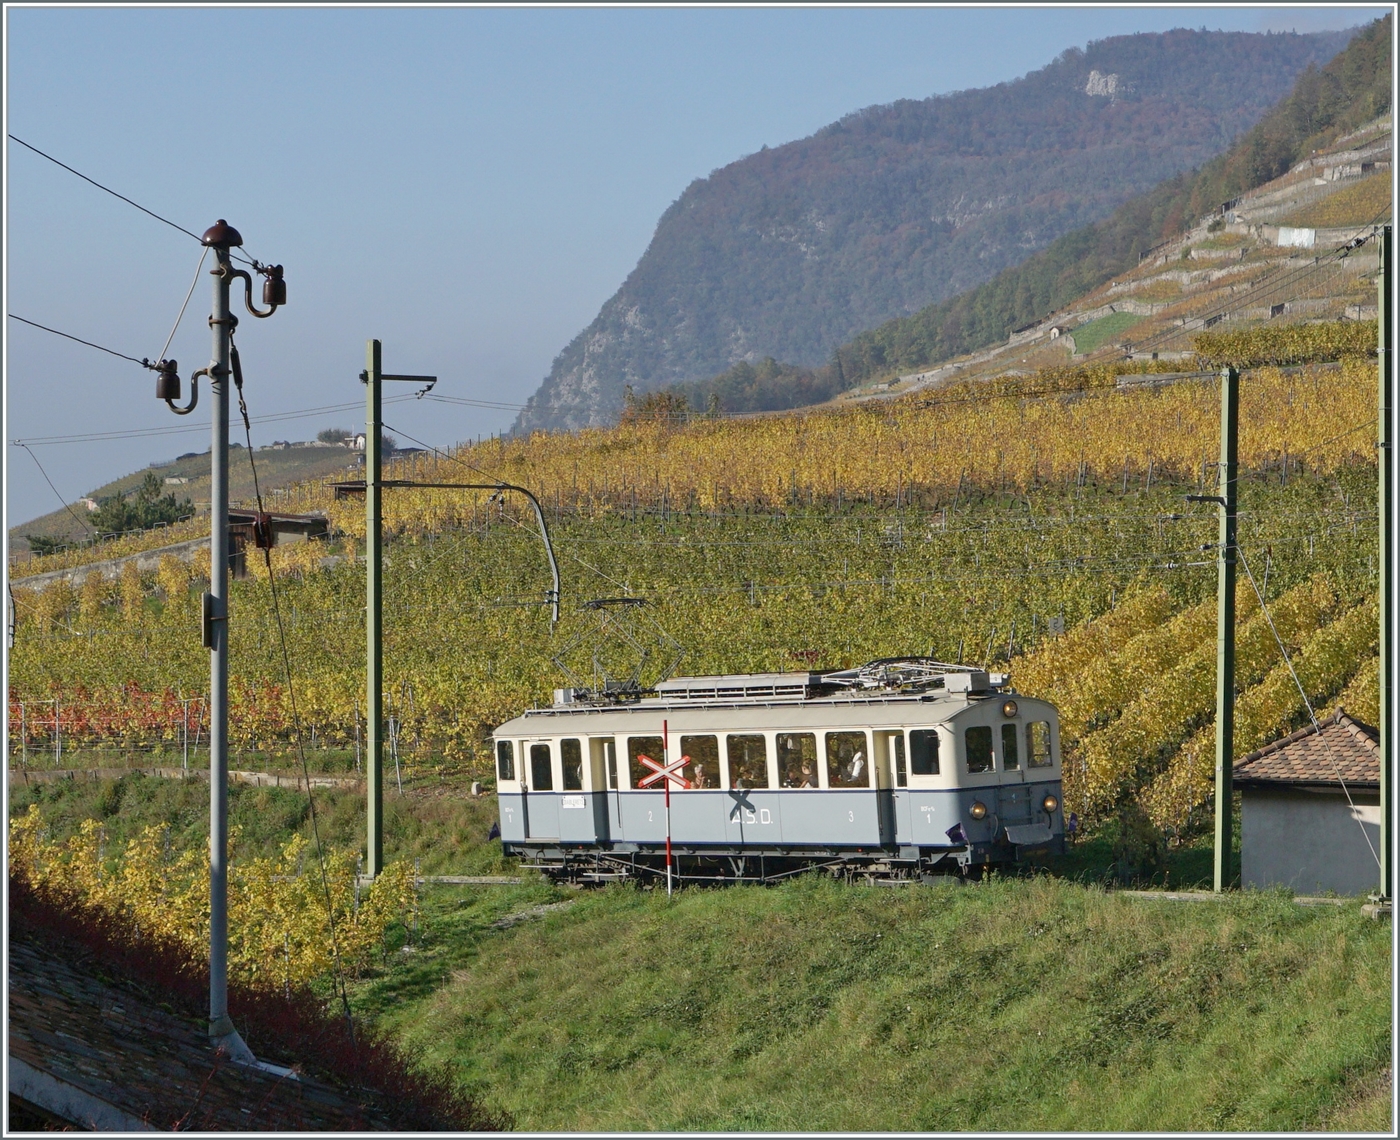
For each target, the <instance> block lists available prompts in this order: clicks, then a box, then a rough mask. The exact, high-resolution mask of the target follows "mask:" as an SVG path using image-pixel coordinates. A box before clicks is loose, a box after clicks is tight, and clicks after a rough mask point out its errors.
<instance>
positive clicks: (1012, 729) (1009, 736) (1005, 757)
mask: <svg viewBox="0 0 1400 1140" xmlns="http://www.w3.org/2000/svg"><path fill="white" fill-rule="evenodd" d="M1020 767H1021V755H1020V753H1019V752H1018V751H1017V749H1016V726H1015V725H1014V724H1004V725H1002V726H1001V770H1002V771H1003V772H1014V771H1016V770H1017V769H1018V768H1020Z"/></svg>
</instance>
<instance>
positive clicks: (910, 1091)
mask: <svg viewBox="0 0 1400 1140" xmlns="http://www.w3.org/2000/svg"><path fill="white" fill-rule="evenodd" d="M537 899H538V901H548V896H547V895H546V894H545V893H544V892H543V890H542V891H540V892H538V893H531V894H529V895H528V896H526V895H524V894H522V895H521V896H518V897H517V898H516V899H509V900H508V899H504V898H501V897H500V896H496V895H485V894H483V893H481V892H475V893H472V892H466V891H462V892H451V893H449V892H443V893H441V894H438V895H436V896H434V899H433V902H432V904H431V905H430V907H429V915H430V917H429V918H428V928H427V933H426V936H425V940H424V945H423V946H422V947H421V948H419V950H418V952H417V953H416V954H413V955H410V956H408V957H407V958H406V959H401V960H400V961H401V964H399V965H396V966H395V967H394V968H393V969H392V970H391V971H388V972H386V974H385V975H384V976H382V977H380V978H378V979H375V980H372V981H370V982H367V983H363V984H362V985H361V987H360V988H359V991H358V993H357V1002H358V1004H359V1005H360V1006H361V1008H362V1009H366V1010H372V1011H375V1012H377V1013H378V1014H379V1016H380V1017H381V1018H383V1019H384V1021H385V1022H386V1023H387V1024H389V1025H391V1026H393V1027H395V1028H396V1029H397V1030H398V1031H399V1032H401V1033H402V1034H403V1035H404V1036H405V1037H406V1038H407V1039H408V1040H409V1041H410V1042H412V1043H414V1044H416V1045H420V1046H422V1047H423V1048H424V1049H425V1050H426V1052H427V1055H428V1056H429V1057H431V1058H433V1059H435V1060H446V1061H449V1062H451V1063H452V1064H453V1065H454V1066H456V1067H458V1069H459V1070H460V1072H461V1074H462V1077H463V1079H464V1081H466V1082H468V1084H469V1086H470V1087H471V1088H472V1089H473V1091H474V1092H477V1093H478V1095H481V1096H483V1098H484V1099H485V1100H486V1101H487V1102H488V1103H491V1104H495V1105H499V1106H501V1107H504V1108H508V1109H509V1110H510V1111H512V1112H514V1113H515V1114H516V1115H517V1119H518V1121H519V1124H520V1126H521V1127H524V1128H531V1129H589V1128H593V1129H619V1130H625V1129H697V1130H710V1129H715V1130H719V1129H726V1130H728V1129H738V1130H748V1129H755V1130H768V1129H773V1130H779V1129H781V1130H797V1129H836V1130H866V1129H869V1130H875V1129H898V1130H906V1129H907V1130H939V1131H942V1130H949V1131H958V1130H1021V1129H1047V1130H1058V1129H1064V1130H1093V1129H1100V1130H1117V1129H1135V1130H1136V1129H1144V1130H1176V1129H1182V1130H1187V1129H1278V1130H1287V1129H1301V1128H1313V1127H1336V1128H1377V1129H1379V1128H1381V1127H1384V1126H1385V1124H1386V1123H1387V1118H1388V1109H1389V1104H1388V1090H1385V1089H1384V1088H1383V1084H1384V1079H1385V1078H1384V1076H1383V1072H1384V1069H1385V1066H1386V1065H1387V1064H1388V1061H1389V1057H1390V1038H1389V1010H1390V969H1389V959H1390V930H1389V927H1388V926H1382V925H1378V924H1375V923H1372V922H1370V921H1368V920H1366V919H1364V918H1362V917H1361V916H1360V914H1359V911H1358V908H1357V906H1356V905H1355V904H1349V905H1347V906H1346V907H1339V908H1333V907H1330V906H1329V907H1320V908H1304V907H1300V906H1297V905H1296V904H1294V903H1292V902H1291V901H1289V900H1288V899H1287V898H1286V897H1285V896H1283V895H1272V894H1268V895H1248V896H1243V897H1240V898H1238V899H1233V900H1231V901H1228V902H1225V903H1220V904H1209V903H1204V904H1198V903H1181V902H1157V901H1148V900H1143V899H1135V898H1128V897H1125V896H1122V895H1113V894H1110V893H1105V892H1103V891H1102V890H1100V889H1097V888H1092V887H1084V886H1079V885H1074V884H1070V883H1066V882H1063V881H1058V882H1057V881H1054V880H1049V879H1035V880H1012V881H1004V882H994V883H987V884H982V885H979V886H977V887H972V888H964V889H957V888H916V889H910V890H902V891H887V890H881V889H874V888H861V887H846V886H841V885H837V884H833V883H827V882H822V881H818V880H816V879H807V880H803V881H798V882H794V883H791V884H788V885H786V886H783V887H779V888H774V889H750V888H737V889H729V890H723V891H699V890H697V891H689V892H685V893H683V894H681V895H679V896H678V897H677V898H676V900H675V901H674V902H669V903H668V902H667V900H666V898H665V896H664V895H661V894H660V893H656V892H643V891H637V890H632V889H609V890H606V891H601V892H597V893H594V894H588V895H585V896H583V897H577V898H575V900H574V901H572V902H567V903H566V904H565V905H564V906H562V907H559V908H557V909H552V910H550V911H544V912H536V916H535V917H534V918H533V919H532V920H527V921H523V922H519V923H517V924H515V925H512V926H510V927H509V928H508V929H501V928H500V927H499V926H497V925H496V923H497V922H499V916H500V914H501V913H502V911H504V910H506V909H507V908H512V907H513V908H520V907H521V906H522V905H523V904H525V903H527V902H533V901H536V900H537Z"/></svg>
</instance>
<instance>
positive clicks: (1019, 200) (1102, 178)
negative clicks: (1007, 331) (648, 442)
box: [516, 30, 1349, 431]
mask: <svg viewBox="0 0 1400 1140" xmlns="http://www.w3.org/2000/svg"><path fill="white" fill-rule="evenodd" d="M1348 38H1349V33H1314V34H1312V35H1308V36H1299V35H1295V34H1292V33H1287V34H1280V35H1262V34H1261V35H1256V34H1250V33H1221V32H1194V31H1187V30H1177V31H1173V32H1168V33H1160V34H1139V35H1135V36H1120V37H1113V38H1110V39H1105V40H1099V41H1095V42H1093V43H1091V44H1089V45H1087V47H1085V48H1083V49H1080V48H1071V49H1069V50H1068V51H1066V52H1063V53H1061V54H1060V55H1059V56H1058V57H1057V58H1056V59H1055V60H1054V61H1053V62H1052V63H1050V64H1048V65H1047V66H1046V67H1044V68H1041V69H1039V70H1038V71H1034V72H1031V73H1029V74H1028V75H1026V76H1023V77H1021V78H1019V79H1016V80H1013V81H1009V82H1006V83H1002V84H998V85H996V86H994V87H989V88H980V89H973V90H970V91H963V92H955V93H952V94H949V95H939V96H933V97H930V98H928V99H924V100H912V99H906V100H899V101H896V102H894V103H890V104H883V105H877V106H875V107H872V108H865V109H864V110H861V111H856V112H852V113H851V114H848V115H846V116H843V117H842V118H841V119H839V120H837V121H836V122H834V123H831V124H828V125H827V126H826V127H823V128H821V129H820V130H819V131H817V132H815V133H814V134H813V135H811V136H808V137H807V138H804V139H798V140H794V141H792V142H789V143H785V144H782V145H781V146H777V147H771V148H767V149H765V150H761V151H759V152H757V153H755V154H752V155H748V156H746V157H744V158H742V159H739V160H736V161H735V162H732V163H730V164H728V165H726V166H724V167H721V168H719V169H718V170H715V171H713V172H711V174H710V175H709V176H708V177H706V178H700V179H695V180H694V181H692V182H691V184H690V185H689V186H688V187H686V189H685V190H684V191H683V192H682V194H681V195H680V196H679V197H678V198H677V199H676V201H675V202H673V203H672V205H671V206H670V207H668V208H667V210H666V211H665V212H664V213H663V214H662V216H661V219H660V220H659V221H658V223H657V227H656V231H655V233H654V235H653V238H652V240H651V242H650V244H649V245H648V248H647V250H646V252H645V253H644V254H643V256H642V258H641V259H640V260H639V262H638V264H637V266H636V267H635V268H634V269H633V271H632V272H631V273H630V274H629V275H628V277H627V279H626V280H625V281H624V282H623V284H622V286H621V287H620V288H619V290H618V291H617V293H616V294H614V296H613V297H612V298H610V299H609V300H608V302H606V303H605V305H604V306H603V308H602V310H601V311H600V313H599V315H598V317H597V318H595V320H594V321H593V322H592V323H591V324H590V325H589V327H588V328H586V329H585V330H583V332H581V333H580V334H579V335H578V336H577V337H575V338H574V340H573V341H572V342H571V343H570V344H569V345H568V346H566V348H565V349H564V350H563V352H561V353H560V355H559V357H558V358H557V359H556V360H555V362H554V365H553V367H552V368H551V371H550V374H549V376H548V377H547V378H546V379H545V381H544V383H543V384H542V385H541V388H540V390H539V391H538V392H536V393H535V395H534V396H532V397H531V400H530V402H529V404H528V405H527V407H526V409H525V410H524V411H523V412H522V413H521V415H520V417H519V419H518V420H517V422H516V430H517V431H529V430H534V429H536V428H577V427H582V426H586V425H588V424H597V423H603V422H608V421H610V420H611V419H612V418H615V415H616V414H617V413H618V412H619V411H620V410H621V407H622V403H623V391H624V387H625V386H626V385H629V384H630V385H632V386H633V387H634V388H635V389H636V390H638V391H646V390H649V389H654V388H658V387H662V386H665V385H669V384H674V383H678V382H685V381H689V380H695V379H701V378H704V377H707V376H713V375H715V374H716V373H718V372H721V371H723V370H724V369H726V368H728V367H730V366H731V365H733V364H735V363H737V362H739V361H750V362H755V361H759V360H761V359H763V358H764V357H767V356H775V357H779V358H782V359H786V360H791V361H794V362H796V363H797V364H799V365H814V364H817V363H820V362H822V361H824V360H825V359H826V357H827V355H828V353H829V352H830V350H831V349H832V348H833V347H835V346H836V345H837V344H840V343H842V342H843V341H845V340H847V339H849V338H850V337H852V336H854V335H855V334H856V333H858V332H859V331H862V330H864V329H868V328H871V327H873V326H874V325H877V324H879V323H881V321H883V320H887V319H889V318H890V317H894V316H901V315H909V314H912V313H913V312H916V311H918V310H920V309H922V308H923V307H925V306H926V305H928V304H930V303H933V302H936V301H937V300H940V299H942V298H944V297H948V296H953V295H956V294H957V293H960V292H963V291H965V290H966V289H967V288H970V287H973V286H975V285H977V284H980V283H981V282H982V281H985V280H987V279H988V278H990V277H992V276H994V275H995V274H996V272H998V271H999V270H1001V269H1004V268H1006V267H1007V266H1009V265H1012V264H1015V263H1017V262H1019V261H1021V260H1024V258H1025V257H1026V256H1027V255H1029V254H1030V253H1032V252H1034V251H1035V250H1036V249H1039V248H1043V247H1044V246H1046V245H1048V244H1049V243H1050V242H1051V241H1053V240H1054V239H1055V238H1057V237H1059V236H1060V235H1061V234H1063V233H1065V232H1068V231H1071V230H1073V229H1075V228H1078V227H1080V226H1083V225H1084V224H1086V223H1088V222H1092V221H1094V220H1096V219H1098V218H1100V217H1104V216H1106V215H1107V214H1108V213H1110V212H1111V210H1112V209H1113V208H1115V207H1116V206H1117V205H1119V204H1120V203H1121V202H1122V201H1124V200H1126V199H1127V198H1130V197H1132V196H1133V194H1135V193H1138V192H1141V191H1143V190H1146V189H1148V188H1149V187H1150V186H1152V185H1155V184H1157V183H1158V182H1160V181H1161V180H1162V179H1163V178H1165V177H1169V176H1170V175H1172V174H1174V173H1178V172H1179V171H1181V170H1185V169H1188V168H1190V167H1191V166H1193V165H1199V164H1200V163H1201V162H1203V161H1205V160H1206V159H1208V158H1209V157H1211V156H1212V155H1213V154H1215V153H1217V152H1219V151H1220V150H1223V149H1224V148H1225V147H1226V146H1227V145H1228V144H1229V142H1230V141H1231V140H1232V139H1233V138H1234V137H1235V136H1236V135H1238V134H1239V133H1240V132H1242V131H1243V130H1245V129H1247V128H1248V127H1250V126H1252V125H1253V123H1254V122H1255V121H1256V120H1257V119H1258V117H1259V116H1261V115H1262V114H1263V113H1264V112H1265V111H1266V110H1267V109H1268V107H1270V106H1272V105H1273V103H1274V102H1276V101H1277V99H1278V98H1279V97H1281V96H1282V95H1283V94H1285V93H1286V92H1287V90H1288V89H1289V88H1290V87H1291V86H1292V83H1293V79H1294V77H1295V75H1296V74H1297V73H1299V72H1301V71H1302V70H1303V69H1304V68H1305V67H1306V66H1307V65H1308V64H1309V63H1314V62H1316V63H1320V62H1323V61H1325V60H1326V59H1327V58H1330V57H1331V55H1333V54H1335V50H1334V49H1340V47H1341V46H1342V45H1343V44H1344V43H1345V42H1346V40H1347V39H1348ZM1091 91H1092V92H1094V93H1092V94H1091V93H1090V92H1091Z"/></svg>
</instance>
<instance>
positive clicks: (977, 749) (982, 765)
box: [963, 724, 992, 772]
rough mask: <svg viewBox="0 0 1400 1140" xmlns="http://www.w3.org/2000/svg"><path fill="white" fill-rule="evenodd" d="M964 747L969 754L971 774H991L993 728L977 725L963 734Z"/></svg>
mask: <svg viewBox="0 0 1400 1140" xmlns="http://www.w3.org/2000/svg"><path fill="white" fill-rule="evenodd" d="M963 747H964V749H965V750H966V752H967V770H968V771H969V772H990V771H991V770H992V726H991V725H989V724H975V725H973V726H972V727H971V728H969V729H968V730H967V731H966V732H964V733H963Z"/></svg>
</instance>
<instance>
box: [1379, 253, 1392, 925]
mask: <svg viewBox="0 0 1400 1140" xmlns="http://www.w3.org/2000/svg"><path fill="white" fill-rule="evenodd" d="M1391 233H1392V227H1390V226H1382V227H1381V232H1380V272H1379V273H1378V274H1377V275H1376V279H1377V297H1376V317H1377V321H1376V323H1377V325H1378V326H1379V334H1378V335H1379V341H1380V343H1379V344H1378V345H1377V348H1378V349H1379V350H1380V351H1379V356H1380V366H1379V373H1380V399H1379V409H1378V411H1379V425H1378V427H1379V431H1378V434H1379V439H1378V440H1377V443H1378V444H1379V447H1378V448H1377V452H1378V461H1377V466H1378V467H1379V468H1380V475H1379V487H1378V488H1377V491H1378V494H1377V507H1378V510H1377V514H1378V515H1379V517H1380V549H1381V560H1380V562H1381V564H1380V583H1379V585H1380V590H1379V598H1378V602H1379V606H1380V630H1379V633H1380V686H1379V687H1380V710H1379V713H1380V715H1379V716H1378V717H1377V720H1379V721H1380V723H1379V724H1378V725H1377V728H1378V729H1379V730H1380V801H1381V828H1380V853H1381V867H1380V884H1379V891H1378V894H1379V896H1380V900H1379V901H1381V902H1384V903H1389V902H1390V901H1391V898H1392V897H1393V888H1394V885H1395V884H1394V875H1395V865H1394V852H1393V851H1392V849H1391V848H1392V844H1393V843H1394V836H1395V816H1394V805H1393V803H1392V797H1393V795H1394V787H1393V778H1392V777H1393V773H1392V772H1391V756H1392V753H1391V746H1392V741H1393V739H1394V737H1393V732H1392V729H1393V725H1392V724H1391V716H1392V715H1393V710H1394V705H1393V703H1392V696H1393V694H1392V692H1391V686H1392V685H1393V684H1394V676H1395V675H1394V671H1393V669H1392V667H1391V660H1390V654H1391V644H1392V643H1391V637H1390V621H1391V615H1392V614H1393V613H1394V601H1395V598H1394V589H1395V584H1394V573H1395V536H1394V534H1393V533H1392V531H1391V526H1390V511H1391V503H1392V499H1393V495H1394V491H1395V486H1394V479H1395V468H1394V463H1395V450H1394V442H1395V439H1394V434H1393V431H1392V418H1393V416H1394V414H1395V409H1394V407H1393V406H1392V401H1393V395H1392V388H1393V385H1394V381H1395V363H1394V356H1393V349H1394V336H1395V328H1394V313H1393V310H1392V306H1393V305H1394V302H1395V285H1394V274H1395V268H1394V259H1393V255H1392V250H1391Z"/></svg>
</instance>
